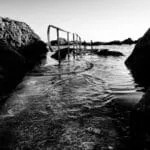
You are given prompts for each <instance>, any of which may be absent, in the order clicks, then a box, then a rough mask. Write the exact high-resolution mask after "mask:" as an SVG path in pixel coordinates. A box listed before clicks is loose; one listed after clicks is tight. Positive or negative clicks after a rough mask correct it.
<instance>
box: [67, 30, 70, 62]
mask: <svg viewBox="0 0 150 150" xmlns="http://www.w3.org/2000/svg"><path fill="white" fill-rule="evenodd" d="M67 42H68V60H69V58H70V42H69V32H67Z"/></svg>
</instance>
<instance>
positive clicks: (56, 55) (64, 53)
mask: <svg viewBox="0 0 150 150" xmlns="http://www.w3.org/2000/svg"><path fill="white" fill-rule="evenodd" d="M72 51H73V49H72V48H69V53H71V52H72ZM67 54H68V48H63V49H61V50H60V59H61V60H63V59H65V58H66V56H67ZM51 57H52V58H54V59H56V60H59V51H58V50H57V51H56V52H55V53H54V54H53V55H52V56H51Z"/></svg>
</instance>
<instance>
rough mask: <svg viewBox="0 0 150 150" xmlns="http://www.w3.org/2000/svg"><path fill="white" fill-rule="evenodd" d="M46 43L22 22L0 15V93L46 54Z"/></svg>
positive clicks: (17, 81)
mask: <svg viewBox="0 0 150 150" xmlns="http://www.w3.org/2000/svg"><path fill="white" fill-rule="evenodd" d="M46 52H47V49H46V44H45V43H44V42H42V41H41V39H40V38H39V36H38V35H36V34H35V33H34V32H33V30H32V29H31V28H30V27H29V26H28V25H27V24H26V23H23V22H19V21H15V20H11V19H9V18H2V17H0V95H1V94H2V93H5V92H6V91H9V90H10V89H12V88H13V87H14V86H15V85H16V84H17V83H19V81H20V80H21V78H22V77H23V76H24V75H25V73H26V72H27V71H29V69H31V68H33V67H34V66H35V65H36V64H37V63H39V62H40V60H41V59H42V58H43V57H44V56H45V55H46Z"/></svg>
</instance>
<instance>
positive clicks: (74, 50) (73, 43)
mask: <svg viewBox="0 0 150 150" xmlns="http://www.w3.org/2000/svg"><path fill="white" fill-rule="evenodd" d="M73 58H74V59H75V35H74V33H73Z"/></svg>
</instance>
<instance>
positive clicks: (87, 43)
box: [82, 38, 138, 45]
mask: <svg viewBox="0 0 150 150" xmlns="http://www.w3.org/2000/svg"><path fill="white" fill-rule="evenodd" d="M137 42H138V40H135V41H134V40H132V39H131V38H127V39H125V40H123V41H119V40H114V41H110V42H101V41H96V42H93V43H92V45H122V44H129V45H131V44H136V43H137ZM82 45H91V43H90V42H82Z"/></svg>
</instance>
